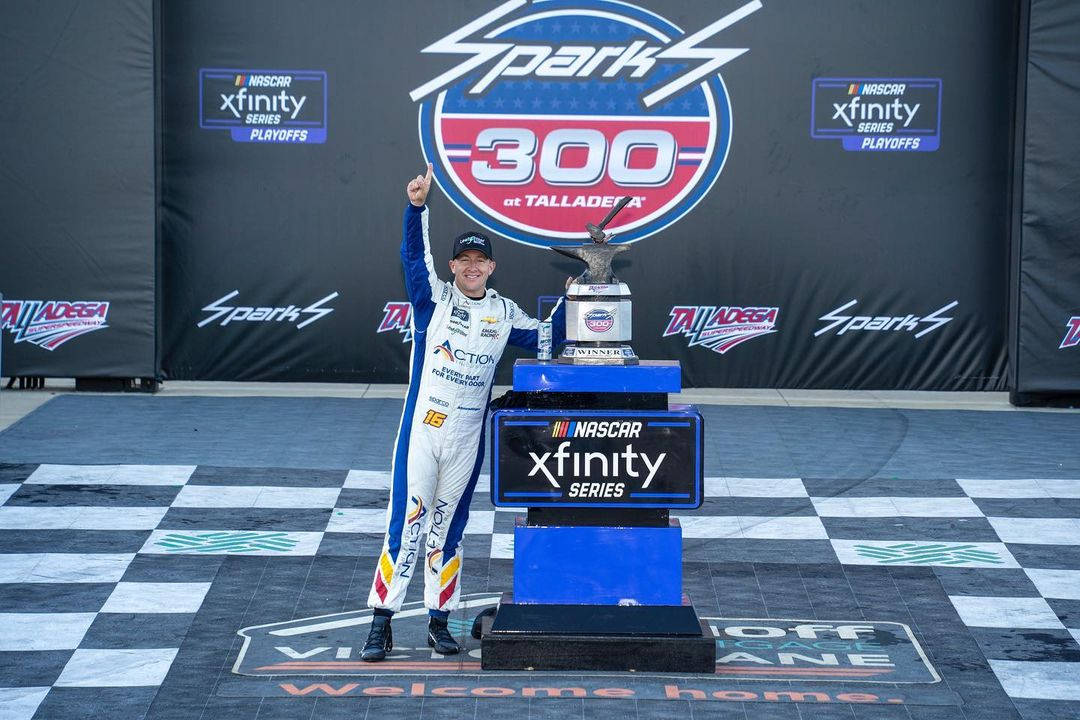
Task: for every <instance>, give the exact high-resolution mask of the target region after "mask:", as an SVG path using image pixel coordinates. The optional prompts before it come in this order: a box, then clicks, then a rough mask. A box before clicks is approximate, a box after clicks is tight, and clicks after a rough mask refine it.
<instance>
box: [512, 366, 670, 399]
mask: <svg viewBox="0 0 1080 720" xmlns="http://www.w3.org/2000/svg"><path fill="white" fill-rule="evenodd" d="M514 390H516V391H518V392H573V393H603V392H621V393H631V392H632V393H677V392H680V391H682V370H681V368H680V366H679V362H678V361H677V360H642V361H641V363H640V364H638V365H566V364H562V363H557V362H553V361H546V362H541V361H539V360H518V361H517V362H516V363H514Z"/></svg>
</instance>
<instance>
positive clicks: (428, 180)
mask: <svg viewBox="0 0 1080 720" xmlns="http://www.w3.org/2000/svg"><path fill="white" fill-rule="evenodd" d="M424 184H425V185H430V184H431V163H428V164H427V175H425V176H424Z"/></svg>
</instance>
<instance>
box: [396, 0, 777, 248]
mask: <svg viewBox="0 0 1080 720" xmlns="http://www.w3.org/2000/svg"><path fill="white" fill-rule="evenodd" d="M723 4H725V5H728V4H730V0H724V3H723ZM526 5H527V3H526V0H509V1H508V2H504V3H503V4H501V5H499V6H498V7H496V8H495V9H493V10H491V11H489V12H487V13H486V14H484V15H482V16H480V17H479V18H477V19H475V20H473V21H472V22H470V23H468V24H466V25H464V26H462V27H460V28H458V29H457V30H454V31H453V32H451V33H450V34H449V35H447V36H445V37H443V38H442V39H441V40H438V41H436V42H434V43H432V44H431V45H428V46H427V47H425V48H424V49H423V50H421V52H423V53H438V54H442V55H447V56H453V55H458V56H462V57H460V58H459V59H458V60H457V62H456V64H454V65H453V66H451V67H449V69H447V70H446V71H445V72H443V73H442V74H440V75H438V76H437V77H435V78H433V79H432V80H430V81H428V82H427V83H425V84H423V85H421V86H420V87H418V88H416V89H415V90H413V91H412V92H411V93H410V94H409V97H410V98H412V100H413V101H418V102H420V106H419V113H418V115H419V130H420V142H421V145H422V147H423V151H424V155H425V157H426V158H427V160H428V161H429V162H431V163H432V164H433V165H434V166H435V178H436V180H437V181H438V183H439V185H440V187H442V189H443V190H444V192H446V194H447V195H448V196H449V197H450V199H451V201H453V203H454V204H455V205H457V206H458V208H460V209H461V210H462V211H463V212H464V213H465V214H466V215H468V216H469V217H471V218H472V219H473V220H475V221H477V222H478V223H480V224H482V225H484V226H486V227H488V228H490V229H491V230H493V231H495V232H497V233H500V234H502V235H505V236H506V237H509V238H512V239H514V240H516V241H518V242H522V243H526V244H529V245H537V246H550V245H557V244H560V243H563V242H565V241H566V240H570V239H575V240H577V239H585V238H587V237H588V236H587V234H586V232H585V223H586V222H595V221H596V220H597V218H598V217H601V216H603V215H604V210H602V208H610V207H612V206H613V205H614V203H615V202H616V201H617V200H618V198H620V197H622V196H624V195H630V196H632V197H633V200H632V201H631V203H630V205H629V207H628V208H627V209H626V210H625V211H624V212H623V213H622V214H620V215H619V216H618V217H617V218H616V219H615V221H614V222H613V223H612V224H611V225H610V226H608V230H610V231H612V232H614V233H615V234H616V235H617V237H616V238H615V240H614V242H633V241H635V240H640V239H641V238H644V237H648V236H649V235H652V234H653V233H656V232H659V231H660V230H662V229H664V228H666V227H667V226H669V225H671V224H672V223H674V222H675V221H677V220H678V219H679V218H681V217H682V216H683V215H685V214H686V213H687V212H689V211H690V210H691V209H692V208H693V207H694V206H695V205H696V204H697V203H698V202H700V201H701V199H702V198H703V197H704V196H705V195H706V193H708V192H709V189H710V188H711V187H712V185H713V183H715V182H716V179H717V177H718V176H719V175H720V171H721V169H722V168H723V166H724V161H725V159H726V158H727V153H728V147H729V145H730V143H731V106H730V103H729V99H728V93H727V89H726V87H725V86H724V82H723V80H722V79H721V78H720V76H719V74H718V70H719V68H720V67H721V66H722V65H724V64H725V63H727V62H729V61H731V60H733V59H735V58H737V57H738V56H740V55H742V54H743V53H745V52H746V51H747V48H726V47H714V45H716V44H717V42H718V39H717V35H718V34H719V33H720V32H721V31H723V30H724V29H725V28H728V27H730V26H731V25H733V24H735V23H737V22H739V21H740V20H742V19H744V18H745V17H747V16H748V15H750V14H752V13H754V12H755V11H757V10H759V9H760V8H761V7H762V5H761V2H760V0H753V1H752V2H747V3H744V4H742V5H741V6H739V7H737V8H736V9H734V10H733V11H731V12H729V13H727V14H726V15H724V16H723V17H721V18H720V19H718V20H715V21H713V22H711V23H710V24H707V25H705V27H703V28H701V29H700V30H696V31H693V32H690V33H686V32H684V31H683V30H682V29H681V28H679V27H678V26H676V25H674V24H673V23H671V22H669V21H668V20H666V19H664V18H662V17H661V16H659V15H657V14H656V13H653V12H650V11H648V10H645V9H643V8H639V7H636V6H634V5H630V4H628V3H625V2H618V1H616V0H534V2H532V3H531V4H528V6H527V7H525V6H526ZM522 8H524V9H522ZM450 59H451V60H453V58H450Z"/></svg>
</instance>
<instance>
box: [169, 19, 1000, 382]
mask: <svg viewBox="0 0 1080 720" xmlns="http://www.w3.org/2000/svg"><path fill="white" fill-rule="evenodd" d="M1016 26H1017V5H1016V3H1015V2H1011V1H1009V2H1006V1H1002V2H992V3H988V2H986V1H985V0H954V1H952V2H948V3H941V2H939V1H938V0H912V1H910V2H905V3H855V2H841V1H839V0H831V1H828V2H825V1H821V2H805V1H803V0H763V2H758V1H757V0H751V1H749V2H747V0H719V1H717V0H711V1H709V2H705V1H704V0H698V1H693V2H692V1H690V0H641V2H640V3H639V4H638V5H628V4H626V3H616V2H612V1H610V0H573V1H571V0H551V1H550V2H544V3H536V4H530V3H527V2H525V0H510V1H509V2H502V3H500V2H499V0H484V1H483V2H481V1H479V0H467V1H465V2H455V3H436V2H431V3H422V4H416V3H378V4H371V3H355V2H345V1H344V0H341V1H329V0H328V1H326V2H320V3H314V4H311V3H308V4H304V3H295V2H286V1H285V0H259V1H258V2H255V1H254V0H237V1H236V2H229V3H219V2H211V1H209V0H185V2H170V1H166V2H164V3H163V8H162V36H161V50H162V67H161V73H162V74H161V82H162V91H163V116H162V133H163V135H162V143H163V152H164V162H163V172H164V184H163V188H162V193H163V198H162V199H163V253H164V255H163V258H164V262H163V272H164V275H163V284H164V291H165V300H166V302H165V324H164V329H165V334H166V338H165V356H164V369H165V371H166V373H167V376H168V377H171V378H179V379H188V378H191V379H195V378H198V379H214V380H255V379H275V380H309V381H312V380H351V381H361V382H404V381H405V378H406V377H407V366H408V363H407V360H408V354H409V344H408V343H409V341H410V340H411V338H410V337H409V334H408V331H407V318H408V306H407V304H405V299H406V296H405V290H404V285H403V280H402V274H401V270H400V262H399V257H398V247H399V243H400V233H401V212H402V209H403V207H404V204H405V202H406V199H405V194H404V185H405V183H406V181H407V180H408V179H409V178H410V177H412V176H415V175H416V174H417V173H419V172H422V171H423V169H424V163H425V162H426V161H428V160H430V161H431V162H433V163H434V165H435V174H436V183H437V186H438V189H435V190H433V191H432V195H431V197H430V199H429V203H430V207H431V213H430V219H431V229H432V237H433V245H434V247H433V250H434V254H435V259H436V265H437V266H438V267H439V268H441V269H444V270H446V262H447V260H448V259H449V244H450V239H451V238H453V237H454V236H456V235H457V234H458V233H460V232H462V231H463V230H465V229H467V228H472V227H478V228H486V229H487V230H488V231H489V232H490V233H491V234H493V236H494V237H496V238H497V239H496V245H497V248H496V254H497V257H498V269H497V270H496V272H495V275H494V276H493V284H494V286H495V287H496V288H497V289H498V290H499V291H500V292H502V293H504V294H506V295H508V296H509V297H512V298H514V299H515V300H517V301H518V302H519V303H520V304H521V305H522V306H523V307H526V308H532V307H534V306H535V302H536V298H537V297H538V296H541V295H550V294H552V293H553V292H558V291H560V290H561V288H562V284H563V280H564V279H565V278H566V276H567V275H570V274H575V275H576V274H577V273H578V272H579V270H580V268H579V267H578V266H577V264H576V263H575V262H573V261H571V260H568V259H566V258H563V257H561V256H559V255H557V254H555V253H554V252H552V251H551V250H549V249H548V247H549V246H551V245H553V244H559V243H565V242H570V241H573V240H575V239H578V240H581V239H584V238H585V231H584V224H585V222H587V221H591V222H597V221H598V220H600V219H601V218H602V217H603V216H604V215H605V214H606V212H607V208H609V207H610V206H611V204H612V203H613V202H614V201H615V200H616V199H617V198H618V197H620V196H622V195H630V196H632V197H633V198H634V200H633V201H632V202H631V204H630V205H629V206H628V207H627V209H626V210H625V211H624V212H623V213H622V214H620V215H619V216H618V218H617V219H616V221H615V222H614V223H613V224H612V226H611V227H610V228H609V229H613V230H614V231H615V232H616V239H615V241H616V242H620V241H622V242H632V243H633V247H632V248H631V250H630V251H629V252H627V253H624V254H622V255H621V256H620V260H619V261H618V262H617V264H616V272H617V274H618V275H619V277H620V279H622V280H623V281H625V282H627V283H628V284H629V286H630V288H631V291H632V292H633V297H634V327H633V331H634V340H633V345H634V348H635V350H636V351H637V353H638V355H639V356H641V357H645V358H674V359H678V360H680V361H681V362H682V366H683V375H684V384H685V385H687V386H736V387H790V388H864V389H868V388H894V389H940V390H993V389H1002V388H1004V387H1005V368H1006V359H1005V358H1006V355H1005V347H1006V341H1005V334H1006V327H1007V310H1008V300H1007V298H1008V263H1009V254H1008V238H1007V231H1008V212H1007V211H1008V202H1007V201H1008V174H1009V167H1010V161H1011V155H1010V142H1011V140H1012V114H1011V105H1012V102H1013V99H1014V92H1015V91H1014V78H1015V50H1016V48H1015V46H1016V37H1015V33H1016ZM703 49H705V50H703ZM446 272H447V274H448V270H446ZM509 365H510V363H509V362H507V363H504V364H503V366H502V368H501V371H500V375H499V379H500V381H502V382H505V381H507V379H508V377H509Z"/></svg>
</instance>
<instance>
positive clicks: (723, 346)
mask: <svg viewBox="0 0 1080 720" xmlns="http://www.w3.org/2000/svg"><path fill="white" fill-rule="evenodd" d="M779 313H780V308H778V307H738V306H735V305H722V306H716V305H676V306H675V307H673V308H671V319H670V320H669V321H668V326H667V328H666V329H665V330H664V334H663V336H662V337H669V336H671V335H685V336H686V337H687V344H688V347H695V346H701V347H706V348H708V349H710V350H712V351H713V352H716V353H720V354H721V355H723V354H724V353H726V352H727V351H728V350H730V349H732V348H733V347H735V346H736V345H740V344H742V343H744V342H746V341H747V340H752V339H754V338H756V337H761V336H762V335H771V334H772V333H774V332H776V316H777V315H778V314H779Z"/></svg>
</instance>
